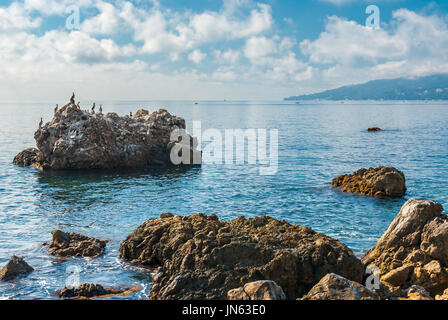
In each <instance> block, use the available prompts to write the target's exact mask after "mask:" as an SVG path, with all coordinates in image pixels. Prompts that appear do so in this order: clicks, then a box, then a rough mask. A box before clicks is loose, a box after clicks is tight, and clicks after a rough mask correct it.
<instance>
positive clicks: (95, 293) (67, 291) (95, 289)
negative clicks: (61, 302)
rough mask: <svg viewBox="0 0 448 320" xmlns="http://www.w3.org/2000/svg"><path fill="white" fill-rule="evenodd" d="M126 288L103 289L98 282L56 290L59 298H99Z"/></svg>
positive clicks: (121, 291) (115, 293)
mask: <svg viewBox="0 0 448 320" xmlns="http://www.w3.org/2000/svg"><path fill="white" fill-rule="evenodd" d="M125 291H126V290H117V289H105V288H104V287H103V286H101V285H99V284H91V283H86V284H82V285H80V286H79V287H77V288H64V289H61V290H58V291H56V295H57V296H58V297H59V298H101V297H103V296H107V295H117V294H120V293H123V292H125Z"/></svg>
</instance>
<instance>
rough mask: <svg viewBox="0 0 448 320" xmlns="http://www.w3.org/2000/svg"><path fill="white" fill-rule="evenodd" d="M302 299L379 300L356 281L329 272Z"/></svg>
mask: <svg viewBox="0 0 448 320" xmlns="http://www.w3.org/2000/svg"><path fill="white" fill-rule="evenodd" d="M302 300H380V297H379V296H378V295H377V294H376V293H375V292H373V291H371V290H369V289H367V288H366V287H364V286H363V285H361V284H359V283H357V282H354V281H350V280H348V279H346V278H344V277H341V276H339V275H337V274H334V273H330V274H327V275H326V276H325V277H323V278H322V279H321V280H320V281H319V283H318V284H316V285H315V286H314V287H313V288H312V289H311V290H310V291H309V292H308V294H307V295H306V296H305V297H303V299H302Z"/></svg>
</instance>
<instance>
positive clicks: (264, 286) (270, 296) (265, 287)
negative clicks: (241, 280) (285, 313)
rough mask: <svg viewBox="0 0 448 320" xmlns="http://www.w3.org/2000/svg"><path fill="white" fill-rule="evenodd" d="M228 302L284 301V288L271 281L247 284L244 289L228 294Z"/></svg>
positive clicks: (233, 290) (234, 290) (231, 291)
mask: <svg viewBox="0 0 448 320" xmlns="http://www.w3.org/2000/svg"><path fill="white" fill-rule="evenodd" d="M227 298H228V300H264V301H267V300H284V299H286V296H285V294H284V293H283V290H282V288H281V287H280V286H279V285H278V284H276V283H275V282H274V281H271V280H264V281H254V282H250V283H246V284H245V285H244V287H240V288H237V289H232V290H230V291H229V292H228V293H227Z"/></svg>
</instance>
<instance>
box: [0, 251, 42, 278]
mask: <svg viewBox="0 0 448 320" xmlns="http://www.w3.org/2000/svg"><path fill="white" fill-rule="evenodd" d="M33 270H34V269H33V268H32V267H31V266H30V265H29V264H28V263H26V262H25V260H23V259H22V258H20V257H16V256H12V258H11V260H9V262H8V263H7V264H6V265H5V266H4V267H3V268H2V270H0V280H2V281H8V280H12V279H14V278H16V277H18V276H20V275H25V274H28V273H30V272H32V271H33Z"/></svg>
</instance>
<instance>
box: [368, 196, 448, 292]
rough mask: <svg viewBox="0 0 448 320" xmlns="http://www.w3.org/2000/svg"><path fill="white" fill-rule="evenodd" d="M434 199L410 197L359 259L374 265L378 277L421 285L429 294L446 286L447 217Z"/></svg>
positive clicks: (447, 283) (394, 281)
mask: <svg viewBox="0 0 448 320" xmlns="http://www.w3.org/2000/svg"><path fill="white" fill-rule="evenodd" d="M442 211H443V207H442V205H440V204H439V203H437V202H435V201H428V200H418V199H410V200H409V201H407V202H406V203H405V204H404V205H403V207H402V209H401V211H400V213H399V214H398V215H397V216H396V217H395V219H394V221H393V222H392V223H391V225H390V226H389V228H388V229H387V231H386V232H385V233H384V234H383V235H382V236H381V238H380V239H379V240H378V242H377V243H376V245H375V246H374V247H373V248H372V249H370V250H369V251H368V252H367V253H366V254H364V255H363V256H362V258H361V260H362V261H363V262H364V264H365V265H366V266H377V267H379V269H380V273H381V274H382V275H383V276H382V278H381V279H382V281H387V282H390V283H391V284H395V285H400V286H401V287H402V288H407V287H410V286H411V285H413V284H415V285H420V286H422V287H424V288H425V289H426V290H427V291H429V293H430V294H431V295H433V296H434V295H435V294H438V293H440V292H442V291H443V290H444V289H445V288H447V287H448V268H447V267H448V258H447V255H446V253H445V252H446V250H448V248H447V245H448V242H446V241H444V240H443V239H447V236H448V217H447V216H446V215H443V214H442Z"/></svg>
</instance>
